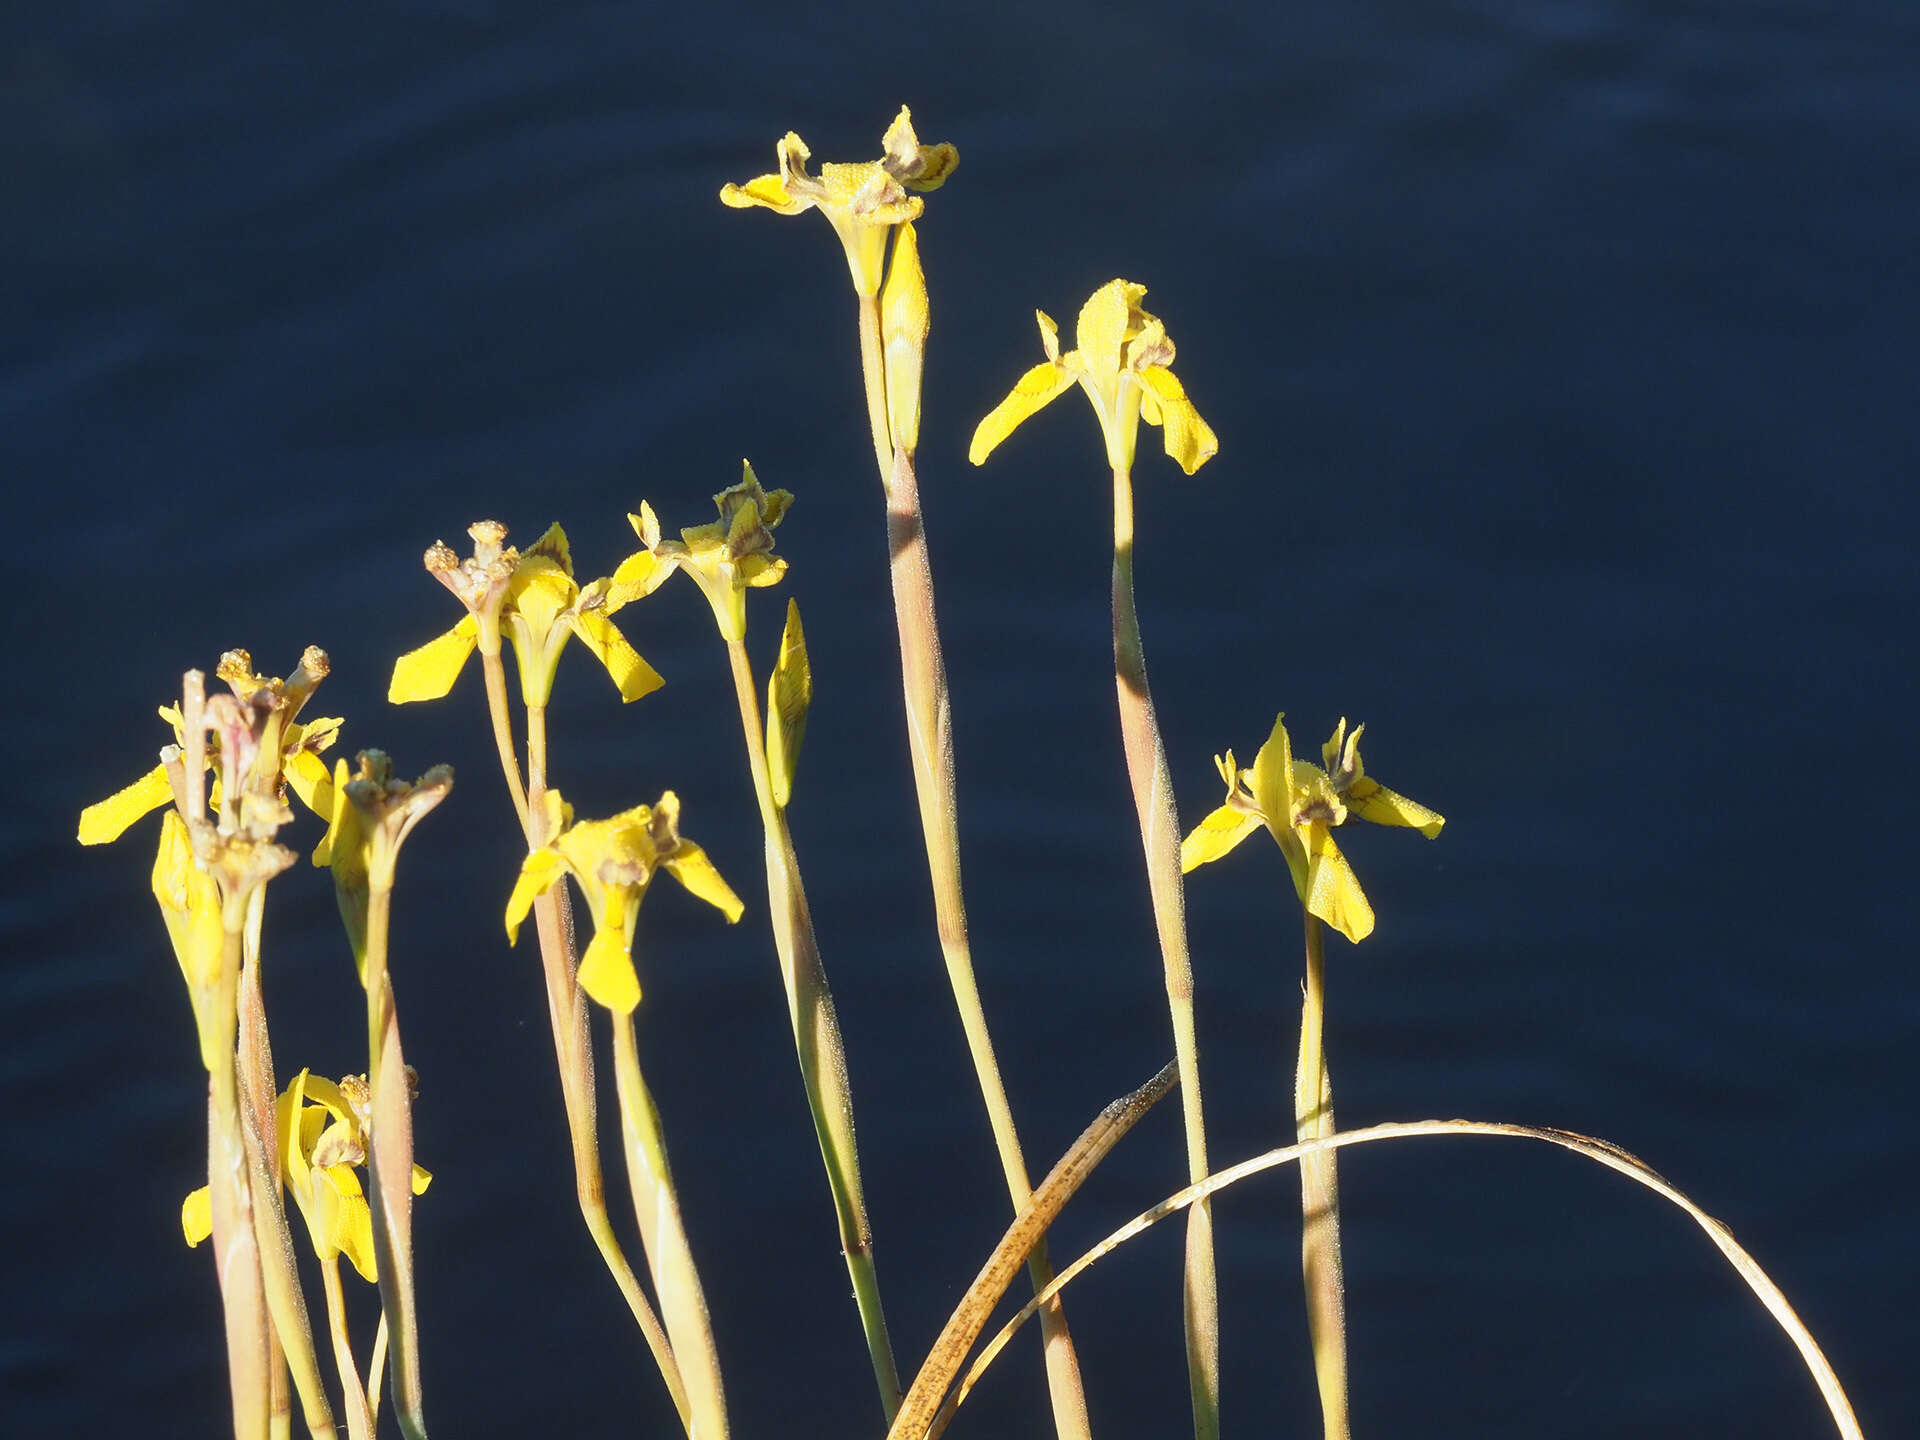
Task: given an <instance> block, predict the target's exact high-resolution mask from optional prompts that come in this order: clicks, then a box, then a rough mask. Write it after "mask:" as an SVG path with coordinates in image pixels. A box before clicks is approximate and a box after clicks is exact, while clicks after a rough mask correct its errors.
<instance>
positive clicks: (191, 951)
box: [153, 810, 224, 1048]
mask: <svg viewBox="0 0 1920 1440" xmlns="http://www.w3.org/2000/svg"><path fill="white" fill-rule="evenodd" d="M153 898H154V899H155V900H157V901H158V902H159V904H160V915H161V918H162V919H163V920H165V921H166V926H167V938H168V939H170V940H171V941H172V942H173V956H174V959H176V960H177V961H179V962H180V973H181V974H182V975H184V976H185V977H186V981H187V989H188V991H189V993H190V994H191V995H192V997H193V1001H194V1013H195V1018H196V1019H199V1018H200V1014H199V1007H200V1000H201V996H202V993H203V992H204V991H205V990H206V989H207V987H209V986H211V985H212V984H213V983H214V981H215V980H216V979H217V978H218V976H219V974H220V951H221V946H222V944H223V941H224V935H223V932H222V929H221V923H220V889H219V886H217V885H216V884H215V883H214V880H213V877H212V876H211V875H209V874H207V872H206V871H205V870H203V869H201V868H200V866H199V864H198V863H196V862H195V860H194V858H193V842H192V840H191V839H189V838H188V836H187V825H186V822H185V821H184V820H182V819H181V818H180V812H179V811H177V810H169V811H168V812H167V813H166V814H165V815H163V816H161V818H160V845H159V848H158V850H157V851H156V852H155V854H154V859H153ZM206 1018H207V1019H209V1020H210V1019H211V1017H206ZM205 1038H206V1037H205V1036H203V1037H202V1039H203V1040H204V1039H205ZM216 1048H217V1047H216Z"/></svg>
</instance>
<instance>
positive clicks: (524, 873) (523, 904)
mask: <svg viewBox="0 0 1920 1440" xmlns="http://www.w3.org/2000/svg"><path fill="white" fill-rule="evenodd" d="M547 793H548V794H552V793H554V792H552V791H548V792H547ZM566 873H567V870H566V864H565V862H564V861H562V860H561V858H560V857H559V856H558V855H556V854H554V853H553V851H551V850H535V851H533V852H532V853H531V854H530V855H528V856H527V858H526V859H525V860H523V861H521V862H520V877H519V879H517V880H515V881H514V882H513V894H512V895H510V896H508V897H507V943H508V944H509V945H514V944H518V943H519V940H520V925H521V922H523V921H524V920H525V919H526V918H527V912H528V911H529V910H531V909H533V901H534V897H535V896H536V895H544V894H546V893H547V891H549V890H551V889H552V888H553V887H554V885H555V884H557V883H558V882H559V880H560V877H561V876H563V875H565V874H566Z"/></svg>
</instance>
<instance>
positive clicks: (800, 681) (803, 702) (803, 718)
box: [767, 597, 813, 810]
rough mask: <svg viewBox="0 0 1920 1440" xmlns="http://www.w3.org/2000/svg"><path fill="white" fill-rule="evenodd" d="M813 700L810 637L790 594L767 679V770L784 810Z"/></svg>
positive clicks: (791, 790)
mask: <svg viewBox="0 0 1920 1440" xmlns="http://www.w3.org/2000/svg"><path fill="white" fill-rule="evenodd" d="M812 703H813V671H812V668H811V667H810V666H809V665H808V663H807V637H806V634H805V633H804V632H803V631H802V630H801V628H800V606H799V605H798V604H797V603H796V602H795V601H794V600H793V599H792V598H791V597H789V598H788V600H787V626H786V629H785V630H784V631H782V632H781V635H780V658H779V659H778V660H777V661H776V662H775V663H774V667H773V674H772V675H771V676H769V677H768V679H767V720H768V724H767V773H768V775H769V776H770V777H771V779H772V782H773V802H774V804H776V805H778V806H779V807H780V808H781V809H782V810H784V809H786V808H787V804H788V802H789V801H790V800H792V798H793V775H794V771H795V769H796V768H797V767H798V766H799V763H800V741H801V739H802V737H804V736H805V735H806V733H807V707H808V706H809V705H811V704H812Z"/></svg>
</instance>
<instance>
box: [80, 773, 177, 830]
mask: <svg viewBox="0 0 1920 1440" xmlns="http://www.w3.org/2000/svg"><path fill="white" fill-rule="evenodd" d="M172 799H173V787H172V786H171V785H169V784H168V783H167V767H166V766H164V765H156V766H154V767H153V769H151V770H149V771H148V772H147V773H146V774H144V775H142V776H141V777H140V778H139V779H138V780H136V781H134V782H133V783H132V784H131V785H129V786H127V787H126V788H125V789H124V790H118V791H115V792H114V793H113V794H112V795H109V796H108V797H107V798H106V799H104V800H102V801H99V802H98V803H96V804H93V805H89V806H88V807H87V808H86V809H84V810H82V811H81V812H80V843H81V844H82V845H104V844H106V843H107V842H108V841H110V840H118V839H119V838H120V837H121V836H122V835H124V834H125V833H126V830H127V827H128V826H129V825H131V824H133V822H134V821H136V820H138V819H139V818H140V817H141V816H142V815H146V814H148V813H150V812H151V811H154V810H158V809H159V808H160V807H161V806H162V805H165V804H168V803H169V802H170V801H172Z"/></svg>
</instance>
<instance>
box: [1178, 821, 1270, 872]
mask: <svg viewBox="0 0 1920 1440" xmlns="http://www.w3.org/2000/svg"><path fill="white" fill-rule="evenodd" d="M1261 824H1262V821H1261V819H1260V817H1259V816H1258V815H1255V814H1252V813H1250V812H1248V811H1245V810H1236V809H1234V808H1233V807H1232V806H1231V805H1222V806H1221V807H1220V808H1219V809H1217V810H1215V811H1214V812H1213V813H1212V814H1211V815H1209V816H1207V818H1206V819H1204V820H1202V821H1201V822H1200V823H1199V824H1198V825H1196V826H1194V827H1193V832H1192V833H1191V834H1190V835H1188V836H1187V838H1186V839H1184V840H1182V841H1181V842H1180V870H1181V873H1182V874H1185V873H1187V872H1188V871H1191V870H1195V869H1198V868H1199V867H1200V866H1202V865H1205V864H1207V863H1208V862H1209V861H1212V860H1218V859H1219V858H1220V857H1221V856H1222V855H1225V854H1226V853H1227V852H1228V851H1230V850H1232V849H1233V848H1234V847H1235V846H1237V845H1238V844H1239V843H1240V842H1241V841H1242V840H1244V839H1246V838H1247V836H1249V835H1251V834H1253V832H1254V831H1256V830H1258V829H1259V828H1260V827H1261Z"/></svg>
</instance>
